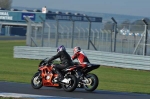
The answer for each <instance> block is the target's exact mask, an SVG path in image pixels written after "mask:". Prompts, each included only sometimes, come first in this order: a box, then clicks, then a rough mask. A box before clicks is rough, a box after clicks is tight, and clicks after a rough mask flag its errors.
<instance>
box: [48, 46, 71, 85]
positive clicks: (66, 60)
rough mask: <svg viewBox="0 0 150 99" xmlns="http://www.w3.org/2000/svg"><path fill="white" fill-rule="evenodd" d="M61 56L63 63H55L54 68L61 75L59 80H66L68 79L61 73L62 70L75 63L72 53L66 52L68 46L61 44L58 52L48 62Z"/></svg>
mask: <svg viewBox="0 0 150 99" xmlns="http://www.w3.org/2000/svg"><path fill="white" fill-rule="evenodd" d="M57 58H60V61H61V64H56V65H54V67H53V69H54V71H56V73H57V74H58V75H59V76H58V79H57V80H58V81H59V82H66V79H64V77H63V75H62V74H61V72H60V70H62V69H64V68H67V67H69V66H72V65H73V62H72V60H71V57H70V55H69V54H68V53H67V52H66V48H65V47H64V46H63V45H61V46H59V47H58V48H57V54H56V55H54V56H52V57H51V58H50V59H49V60H48V63H50V62H52V61H53V60H55V59H57Z"/></svg>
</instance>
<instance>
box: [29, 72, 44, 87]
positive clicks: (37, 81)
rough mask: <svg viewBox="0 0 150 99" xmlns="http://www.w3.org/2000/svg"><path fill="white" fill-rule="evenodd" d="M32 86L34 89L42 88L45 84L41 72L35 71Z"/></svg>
mask: <svg viewBox="0 0 150 99" xmlns="http://www.w3.org/2000/svg"><path fill="white" fill-rule="evenodd" d="M31 86H32V87H33V88H34V89H40V88H41V87H42V86H43V84H42V78H41V75H40V72H37V73H35V74H34V76H33V77H32V79H31Z"/></svg>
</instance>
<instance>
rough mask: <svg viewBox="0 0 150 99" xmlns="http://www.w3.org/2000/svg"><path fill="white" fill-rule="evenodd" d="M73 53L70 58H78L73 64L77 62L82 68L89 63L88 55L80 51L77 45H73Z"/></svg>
mask: <svg viewBox="0 0 150 99" xmlns="http://www.w3.org/2000/svg"><path fill="white" fill-rule="evenodd" d="M73 53H74V55H73V56H72V57H71V58H72V60H74V59H77V60H78V63H75V64H78V65H80V66H82V67H83V68H84V67H86V66H87V65H89V64H90V61H89V59H88V57H87V56H86V55H85V53H84V52H83V51H81V48H80V47H78V46H76V47H74V49H73Z"/></svg>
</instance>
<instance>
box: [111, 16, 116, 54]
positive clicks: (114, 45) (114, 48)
mask: <svg viewBox="0 0 150 99" xmlns="http://www.w3.org/2000/svg"><path fill="white" fill-rule="evenodd" d="M111 19H112V20H113V22H114V28H113V30H114V33H115V35H114V43H113V50H112V51H113V52H116V38H117V22H116V20H115V19H114V18H113V17H112V18H111Z"/></svg>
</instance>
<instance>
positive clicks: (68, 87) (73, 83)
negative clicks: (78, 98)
mask: <svg viewBox="0 0 150 99" xmlns="http://www.w3.org/2000/svg"><path fill="white" fill-rule="evenodd" d="M65 78H66V79H67V80H68V83H63V84H62V88H63V89H64V90H65V91H67V92H72V91H74V90H75V89H76V88H77V85H78V82H77V78H76V77H75V76H74V75H68V76H67V77H65Z"/></svg>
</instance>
